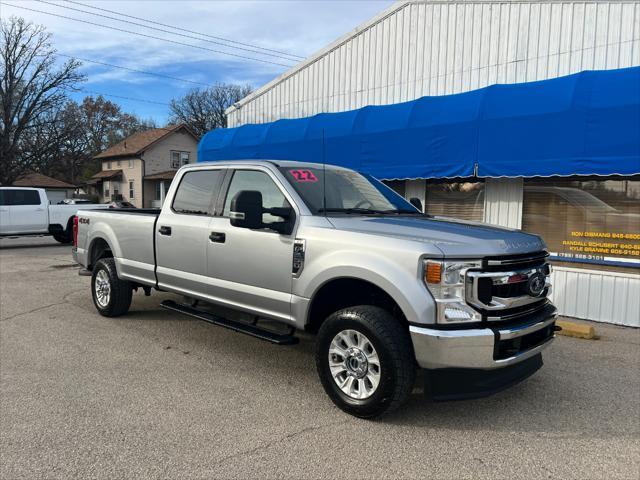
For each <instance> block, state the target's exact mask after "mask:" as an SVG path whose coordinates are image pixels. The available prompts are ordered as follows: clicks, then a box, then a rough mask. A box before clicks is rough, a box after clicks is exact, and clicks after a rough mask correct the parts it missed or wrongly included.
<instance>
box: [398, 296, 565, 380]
mask: <svg viewBox="0 0 640 480" xmlns="http://www.w3.org/2000/svg"><path fill="white" fill-rule="evenodd" d="M555 321H556V309H555V308H554V307H553V306H551V305H549V306H548V307H547V308H545V309H543V311H542V312H540V313H537V314H535V315H533V316H531V317H527V318H525V319H523V320H521V321H519V322H518V323H513V322H511V323H508V324H505V325H491V326H487V327H486V328H473V329H460V330H438V329H434V328H427V327H421V326H416V325H411V326H410V327H409V331H410V333H411V341H412V342H413V350H414V352H415V355H416V360H417V362H418V365H420V367H422V368H426V369H444V368H447V369H448V368H462V369H483V370H492V369H499V368H504V367H509V366H512V365H515V364H517V363H520V362H523V361H525V360H528V359H530V358H532V357H535V356H536V355H538V354H539V353H540V352H542V350H544V349H545V348H547V347H548V346H549V345H550V344H551V342H552V341H553V339H554V337H555V335H554V334H553V332H554V328H555Z"/></svg>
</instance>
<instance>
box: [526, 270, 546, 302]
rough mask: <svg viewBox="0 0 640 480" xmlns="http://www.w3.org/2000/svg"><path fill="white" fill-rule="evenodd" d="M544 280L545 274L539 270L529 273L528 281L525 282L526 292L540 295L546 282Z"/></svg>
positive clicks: (533, 295)
mask: <svg viewBox="0 0 640 480" xmlns="http://www.w3.org/2000/svg"><path fill="white" fill-rule="evenodd" d="M545 280H546V279H545V276H544V275H543V274H542V273H540V272H537V273H534V274H533V275H531V276H530V277H529V281H528V282H527V287H526V290H527V293H528V294H529V295H531V296H532V297H539V296H540V295H542V292H543V291H544V286H545V283H546V282H545Z"/></svg>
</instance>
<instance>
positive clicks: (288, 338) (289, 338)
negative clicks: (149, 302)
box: [160, 300, 298, 345]
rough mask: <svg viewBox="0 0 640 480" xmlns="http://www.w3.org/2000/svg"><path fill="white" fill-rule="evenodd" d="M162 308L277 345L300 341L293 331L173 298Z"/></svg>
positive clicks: (163, 304) (162, 304)
mask: <svg viewBox="0 0 640 480" xmlns="http://www.w3.org/2000/svg"><path fill="white" fill-rule="evenodd" d="M160 306H161V307H162V308H166V309H167V310H172V311H174V312H179V313H184V314H185V315H189V316H190V317H194V318H198V319H200V320H204V321H205V322H207V323H212V324H213V325H218V326H219V327H224V328H228V329H230V330H233V331H235V332H240V333H244V334H247V335H251V336H252V337H256V338H259V339H261V340H266V341H267V342H271V343H275V344H276V345H294V344H296V343H298V338H297V337H294V336H293V335H292V334H291V333H277V332H274V331H271V330H266V329H264V328H260V327H257V326H255V325H250V324H248V323H243V322H238V321H236V320H230V319H228V318H223V317H219V316H217V315H214V314H212V313H209V312H205V311H203V310H199V309H197V308H194V307H191V306H189V305H184V304H181V303H177V302H174V301H173V300H165V301H164V302H162V303H161V304H160Z"/></svg>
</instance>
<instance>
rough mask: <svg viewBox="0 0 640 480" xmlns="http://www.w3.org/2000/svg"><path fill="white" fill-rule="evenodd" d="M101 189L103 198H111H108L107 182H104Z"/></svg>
mask: <svg viewBox="0 0 640 480" xmlns="http://www.w3.org/2000/svg"><path fill="white" fill-rule="evenodd" d="M103 188H104V198H106V199H109V198H111V197H110V196H109V182H108V181H105V182H104V185H103Z"/></svg>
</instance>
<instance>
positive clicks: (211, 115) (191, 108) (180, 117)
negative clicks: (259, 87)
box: [169, 83, 251, 137]
mask: <svg viewBox="0 0 640 480" xmlns="http://www.w3.org/2000/svg"><path fill="white" fill-rule="evenodd" d="M250 93H251V87H250V86H248V85H244V86H243V85H230V84H224V83H221V84H219V85H214V86H213V87H210V88H205V89H200V88H196V89H193V90H191V91H189V92H188V93H187V94H186V95H185V96H183V97H181V98H179V99H177V100H176V99H173V100H171V103H170V106H169V109H170V110H171V116H170V118H169V122H171V123H174V124H178V123H184V124H186V125H187V126H188V127H189V128H190V129H191V131H193V133H195V134H196V135H198V136H200V137H201V136H202V135H204V134H205V133H207V132H208V131H209V130H213V129H216V128H224V127H226V126H227V116H226V114H225V113H224V112H225V110H226V109H227V108H229V107H230V106H231V105H233V104H234V103H236V102H237V101H239V100H241V99H243V98H244V97H246V96H247V95H249V94H250Z"/></svg>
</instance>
